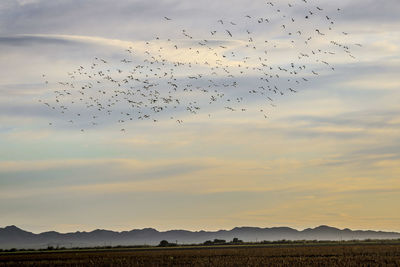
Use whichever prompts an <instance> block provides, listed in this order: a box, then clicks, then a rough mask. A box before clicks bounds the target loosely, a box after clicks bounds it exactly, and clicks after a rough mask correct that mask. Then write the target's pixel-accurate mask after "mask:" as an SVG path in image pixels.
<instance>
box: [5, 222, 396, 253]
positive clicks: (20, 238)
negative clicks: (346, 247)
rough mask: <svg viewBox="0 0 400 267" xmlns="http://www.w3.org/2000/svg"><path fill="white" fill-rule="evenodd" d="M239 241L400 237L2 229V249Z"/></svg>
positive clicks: (282, 230) (329, 231)
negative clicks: (70, 231) (39, 231)
mask: <svg viewBox="0 0 400 267" xmlns="http://www.w3.org/2000/svg"><path fill="white" fill-rule="evenodd" d="M234 237H237V238H239V239H241V240H243V241H263V240H267V241H276V240H283V239H285V240H335V241H338V240H355V239H357V240H364V239H400V233H395V232H382V231H352V230H350V229H343V230H340V229H338V228H334V227H329V226H325V225H322V226H318V227H316V228H313V229H312V228H308V229H305V230H302V231H298V230H296V229H292V228H289V227H273V228H258V227H236V228H233V229H232V230H219V231H214V232H211V231H198V232H192V231H185V230H171V231H166V232H159V231H157V230H155V229H152V228H145V229H140V230H139V229H136V230H132V231H123V232H114V231H107V230H99V229H98V230H94V231H92V232H75V233H65V234H63V233H58V232H54V231H52V232H44V233H40V234H34V233H31V232H27V231H24V230H22V229H20V228H18V227H16V226H14V225H12V226H7V227H5V228H0V248H2V249H10V248H46V247H48V246H53V247H57V246H59V247H92V246H117V245H146V244H147V245H157V244H159V242H160V241H161V240H168V241H169V242H178V243H180V244H194V243H196V244H198V243H203V242H205V241H207V240H214V239H224V240H227V241H230V240H232V239H233V238H234Z"/></svg>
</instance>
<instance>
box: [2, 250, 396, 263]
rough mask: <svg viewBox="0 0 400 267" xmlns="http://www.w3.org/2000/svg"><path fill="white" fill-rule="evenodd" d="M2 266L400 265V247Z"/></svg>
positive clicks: (156, 254)
mask: <svg viewBox="0 0 400 267" xmlns="http://www.w3.org/2000/svg"><path fill="white" fill-rule="evenodd" d="M0 266H400V245H344V246H342V245H330V246H287V247H254V248H214V249H212V248H207V249H204V248H203V249H199V248H193V249H173V250H168V249H163V250H146V251H140V250H130V251H115V250H110V251H101V252H100V251H97V252H96V251H91V252H89V251H72V252H71V251H70V252H65V251H64V252H53V253H48V252H47V253H46V252H41V253H15V254H2V255H0Z"/></svg>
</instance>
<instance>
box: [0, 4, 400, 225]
mask: <svg viewBox="0 0 400 267" xmlns="http://www.w3.org/2000/svg"><path fill="white" fill-rule="evenodd" d="M272 2H274V3H275V6H276V8H278V7H279V6H282V7H283V6H284V5H287V3H292V4H293V5H294V6H295V9H294V11H293V13H292V14H291V15H293V16H296V15H298V16H302V13H301V9H300V8H299V9H297V7H299V6H301V5H303V6H304V5H305V4H304V2H302V1H300V0H291V1H287V0H284V1H283V0H282V1H278V0H275V1H272ZM308 5H313V6H314V7H315V6H321V7H323V9H324V10H325V12H327V13H326V14H327V15H328V16H330V17H335V32H332V33H331V34H330V36H329V38H330V39H326V38H325V39H326V40H325V39H324V40H325V42H323V41H322V40H323V38H322V37H321V38H320V39H318V38H315V39H316V40H315V41H314V42H313V43H312V45H313V46H315V49H318V48H321V49H323V50H324V49H328V47H332V44H330V43H329V41H332V40H333V41H336V42H340V43H343V44H346V45H349V46H350V45H351V46H352V56H354V58H353V57H349V55H347V54H346V53H337V54H335V55H334V56H332V57H331V60H330V63H331V64H332V66H334V71H330V70H329V71H328V70H327V68H325V69H324V68H322V67H321V64H319V65H316V64H315V63H310V64H314V69H315V70H318V72H319V75H318V76H314V77H312V79H311V78H310V81H309V82H308V83H301V85H299V86H298V87H297V90H298V92H297V93H292V94H285V95H284V96H283V97H279V98H276V99H274V106H271V105H269V104H268V105H267V107H266V110H267V111H266V112H267V114H268V117H267V119H265V118H264V117H263V116H262V115H263V114H260V112H259V111H258V109H260V107H261V100H260V99H259V98H257V97H248V98H247V99H246V108H248V109H249V111H248V112H242V113H239V112H231V111H230V110H227V109H226V108H224V106H223V105H220V106H218V105H216V106H214V107H212V108H211V107H208V106H207V107H204V108H203V109H202V111H203V110H204V112H202V113H199V114H190V113H188V112H186V111H185V110H175V111H169V110H168V111H166V112H165V114H164V115H160V117H158V118H157V119H158V122H157V123H153V122H152V121H146V120H145V121H141V120H134V121H132V122H129V123H125V124H124V126H121V125H120V124H119V123H118V122H117V120H118V118H117V117H116V116H115V117H114V115H113V116H109V117H104V116H103V117H100V118H99V125H98V126H97V127H90V126H88V125H85V118H84V117H83V118H82V119H80V120H78V121H77V122H76V123H75V124H74V125H71V124H69V123H68V122H67V121H68V119H69V118H67V117H66V116H67V115H65V114H61V113H60V112H54V111H52V110H51V109H49V108H48V107H46V106H45V105H43V102H45V101H54V97H53V95H54V93H53V92H54V90H57V89H58V88H60V84H59V83H58V82H60V81H65V80H67V79H68V74H67V73H69V72H72V71H74V70H76V69H77V68H79V66H84V67H85V68H86V67H87V66H90V65H91V64H92V63H93V62H94V58H95V57H99V58H102V59H106V60H107V62H110V63H109V64H114V65H113V68H115V69H118V68H121V69H123V71H125V70H126V69H127V68H128V67H126V66H127V65H124V64H123V63H122V62H121V61H120V59H122V58H124V57H126V49H128V48H129V47H133V48H132V49H133V50H134V51H135V56H134V57H133V59H132V60H133V61H140V60H142V61H143V58H144V57H143V55H144V54H145V51H150V52H151V53H150V54H152V53H155V49H156V48H155V46H156V45H162V46H163V47H164V51H163V56H164V57H165V59H166V60H167V61H178V60H179V61H181V62H186V63H188V62H195V61H196V60H199V56H197V55H195V54H194V53H193V52H190V53H186V54H185V53H183V52H180V51H181V50H178V49H175V48H173V47H172V46H171V45H170V46H168V45H167V44H168V41H166V40H167V39H171V40H172V41H173V42H175V43H177V44H179V45H180V46H185V47H188V46H193V47H196V49H203V48H202V47H201V45H200V44H198V40H200V41H201V40H203V39H205V38H211V35H210V30H212V29H218V34H219V32H223V31H224V28H221V27H222V25H221V24H220V23H218V22H217V21H218V20H219V19H223V20H224V21H225V24H224V26H225V25H226V24H228V21H235V22H236V23H237V24H239V25H238V26H237V27H245V26H242V25H245V21H246V20H245V15H247V14H251V16H252V17H253V16H254V17H261V16H262V17H270V16H274V14H275V13H273V12H274V11H275V10H274V9H271V8H269V7H268V5H267V4H266V2H265V1H260V0H252V1H243V0H220V1H213V0H202V1H183V0H150V1H145V0H118V1H106V0H83V1H82V0H2V1H1V2H0V70H1V71H0V214H1V215H0V227H4V226H7V225H17V226H18V227H21V228H23V229H26V230H30V231H33V232H36V233H38V232H43V231H48V230H56V231H60V232H71V231H77V230H80V231H90V230H94V229H97V228H100V229H110V230H118V231H122V230H131V229H139V228H146V227H153V228H156V229H158V230H169V229H187V230H217V229H231V228H233V227H236V226H258V227H275V226H289V227H293V228H296V229H304V228H308V227H316V226H318V225H330V226H335V227H338V228H351V229H372V230H390V231H400V228H399V227H400V226H399V225H400V212H399V208H398V203H400V105H399V103H400V78H399V75H398V74H399V73H400V45H399V44H400V17H399V16H398V14H399V13H400V4H399V2H398V0H385V1H374V0H338V1H334V3H333V2H332V1H327V0H308ZM275 6H274V8H275ZM304 7H306V8H308V6H304ZM286 8H287V7H286ZM337 8H340V12H336V9H337ZM329 12H331V13H329ZM334 12H336V13H334ZM165 16H166V17H168V18H171V20H166V19H165V18H164V17H165ZM323 19H324V18H323V17H322V18H318V17H317V18H315V19H314V20H313V21H312V22H311V23H305V22H298V23H299V24H298V25H299V27H300V26H301V27H302V29H303V30H304V31H307V30H309V31H311V32H313V31H314V28H315V26H316V25H320V23H322V20H323ZM319 20H321V21H319ZM269 25H270V26H269V27H266V28H265V29H264V28H262V29H261V28H260V26H258V24H257V23H256V24H255V25H254V24H249V25H246V27H245V28H243V29H241V30H242V31H240V30H235V31H234V32H233V37H229V36H227V35H226V34H224V35H222V34H221V35H219V36H218V39H215V41H214V44H213V45H215V47H217V46H220V45H225V46H227V47H229V48H230V49H232V51H235V53H237V54H241V55H246V53H249V52H247V50H245V49H243V45H242V44H243V41H242V39H243V38H247V37H245V35H246V33H243V32H244V29H249V30H250V31H251V32H253V33H254V36H257V37H258V38H259V39H260V40H263V38H265V39H268V40H269V41H270V42H271V43H275V44H277V45H278V46H279V47H278V49H275V50H273V51H274V52H273V53H271V59H270V60H271V61H270V62H268V64H271V66H272V65H273V66H278V65H280V64H281V65H285V64H286V65H287V64H289V63H290V62H291V61H290V60H291V59H292V57H291V56H292V55H291V53H295V54H296V55H297V54H298V50H296V47H295V48H293V47H292V46H289V45H285V44H286V42H285V40H286V39H285V38H286V37H282V36H281V34H280V32H282V26H281V25H280V21H279V20H277V22H275V21H272V20H271V24H269ZM230 27H232V28H233V25H230ZM257 27H258V28H257ZM233 29H237V28H233ZM182 30H185V31H186V32H187V33H189V34H190V35H193V36H195V38H194V40H187V38H186V39H185V37H184V36H183V35H182ZM343 32H345V33H346V34H343ZM314 34H316V33H314ZM156 37H158V38H159V40H155V38H156ZM215 38H217V37H215ZM327 38H328V37H327ZM326 41H328V42H326ZM146 42H151V44H156V45H154V47H153V46H152V47H151V48H149V47H148V46H146ZM354 44H361V46H357V45H354ZM264 45H265V44H264ZM329 45H330V46H329ZM251 53H253V52H251ZM254 53H255V52H254ZM251 55H253V54H251ZM203 59H204V60H209V61H210V62H211V59H207V58H203ZM111 62H112V63H111ZM225 63H226V64H232V65H233V64H235V63H237V62H236V61H234V60H233V59H231V58H229V59H226V62H225ZM196 68H198V69H199V71H200V70H202V69H204V68H205V66H204V65H202V64H200V65H199V66H196ZM196 71H197V70H196ZM185 72H187V73H185ZM188 73H189V74H192V73H193V70H188V69H187V68H182V69H181V70H180V72H179V73H177V76H180V77H181V76H182V75H185V74H188ZM43 74H44V75H45V77H43ZM257 75H259V74H257V72H249V73H248V75H244V76H241V78H240V79H238V80H239V86H238V89H237V90H242V89H246V88H247V87H248V86H253V84H254V83H255V81H256V80H257V79H258V78H259V77H258V76H257ZM79 79H80V78H79V77H78V78H77V81H76V83H77V84H78V83H79V82H81V83H84V82H86V81H84V80H79ZM163 79H164V78H160V83H161V82H163ZM164 80H165V79H164ZM46 81H47V82H48V83H47V84H46ZM164 82H165V81H164ZM201 83H203V84H201ZM204 83H205V82H204V81H199V84H200V85H204ZM232 90H234V89H232ZM234 93H235V91H228V94H234ZM182 97H183V96H182ZM184 97H186V98H185V99H186V100H187V101H193V100H197V99H198V100H199V101H201V100H202V99H201V97H200V96H198V95H195V94H192V95H185V96H184ZM40 101H42V102H40ZM264 102H265V101H264ZM118 108H120V109H123V105H122V104H121V105H120V106H117V107H116V109H118ZM76 112H83V113H84V112H85V109H84V107H77V110H76ZM208 114H211V115H212V116H208ZM83 116H85V115H83ZM170 116H173V117H176V118H179V120H183V121H184V123H177V122H176V121H175V119H174V120H169V119H168V118H169V117H170ZM74 119H75V118H74ZM83 127H87V128H85V131H84V132H82V131H81V130H80V129H81V128H83ZM121 127H124V131H121Z"/></svg>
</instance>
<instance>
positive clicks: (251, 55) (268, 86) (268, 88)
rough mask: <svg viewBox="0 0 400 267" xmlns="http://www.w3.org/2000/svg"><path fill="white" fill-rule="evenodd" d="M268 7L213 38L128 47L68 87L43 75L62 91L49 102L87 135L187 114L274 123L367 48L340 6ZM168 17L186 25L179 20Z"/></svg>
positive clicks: (73, 74)
mask: <svg viewBox="0 0 400 267" xmlns="http://www.w3.org/2000/svg"><path fill="white" fill-rule="evenodd" d="M264 5H265V9H266V10H265V14H268V15H267V16H264V17H258V16H255V15H252V14H243V16H242V17H240V18H235V20H233V19H226V18H218V19H216V20H215V23H214V24H213V27H212V28H210V29H208V30H207V34H206V36H205V35H202V36H201V37H199V36H195V35H196V34H193V33H191V31H189V30H188V29H179V30H178V31H180V34H181V38H175V39H165V40H164V39H162V38H160V37H155V38H154V39H152V40H149V41H144V42H143V44H142V45H141V46H140V47H139V45H138V48H135V47H134V46H133V45H132V46H129V47H126V49H125V51H123V53H124V57H123V58H120V59H118V60H117V61H116V62H115V60H112V59H105V58H103V57H96V58H94V60H93V62H92V63H91V64H90V65H88V66H79V67H77V68H76V69H74V70H72V71H70V72H68V73H67V78H66V81H60V82H57V83H54V84H53V83H49V82H48V80H47V75H45V74H43V78H44V79H45V83H46V84H47V86H49V87H51V92H52V93H51V95H50V96H48V97H47V99H46V98H45V99H40V100H39V102H41V103H42V104H44V105H46V106H47V107H48V108H49V109H50V110H52V111H54V112H57V113H61V114H63V118H65V120H66V121H67V122H68V123H69V124H71V125H75V127H77V128H79V129H80V131H82V132H83V131H85V130H86V129H88V128H92V127H94V126H96V125H99V124H100V123H106V122H110V121H112V122H113V123H114V122H115V123H118V124H119V125H120V127H119V130H120V131H122V132H125V131H126V127H125V125H126V123H129V122H130V121H137V120H148V121H151V122H154V123H156V122H158V121H160V120H172V121H174V122H176V123H178V124H181V123H183V118H184V117H185V116H187V113H189V114H199V113H203V114H205V116H208V117H211V116H212V114H213V112H221V111H222V110H226V111H227V112H230V113H235V112H246V111H247V110H249V109H250V108H255V109H256V110H257V112H259V113H260V118H265V119H267V118H268V117H269V113H268V109H269V108H273V107H275V106H276V100H277V98H279V97H282V96H284V95H286V94H295V93H297V92H298V91H299V89H300V88H302V87H304V84H306V83H307V82H309V80H310V79H312V78H313V77H316V76H318V75H322V74H324V73H326V72H328V71H334V70H335V67H334V65H333V64H332V63H330V61H331V60H332V59H334V57H335V56H337V55H339V54H340V56H343V55H345V56H347V55H348V56H349V57H351V58H355V57H354V55H353V54H352V48H353V47H356V46H362V45H361V44H351V45H349V44H348V42H344V41H340V40H342V39H343V38H345V37H347V36H348V35H349V33H347V32H337V31H335V30H334V28H335V18H334V16H333V15H332V14H340V12H341V10H340V9H338V8H335V10H334V12H332V10H325V8H324V7H321V6H318V5H314V4H311V0H291V1H290V3H285V4H282V1H279V2H278V1H276V3H275V2H265V3H264ZM328 11H329V12H328ZM327 14H329V15H327ZM162 20H164V21H165V23H169V24H170V25H171V28H174V29H176V28H177V25H174V20H175V19H174V18H172V17H169V16H168V17H167V16H166V17H164V18H162ZM330 36H336V37H337V36H340V37H341V38H336V40H332V39H331V37H330ZM49 124H50V125H53V124H55V123H54V122H50V123H49Z"/></svg>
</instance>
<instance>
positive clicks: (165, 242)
mask: <svg viewBox="0 0 400 267" xmlns="http://www.w3.org/2000/svg"><path fill="white" fill-rule="evenodd" d="M168 245H169V243H168V241H167V240H161V241H160V244H159V245H158V246H159V247H168Z"/></svg>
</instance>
